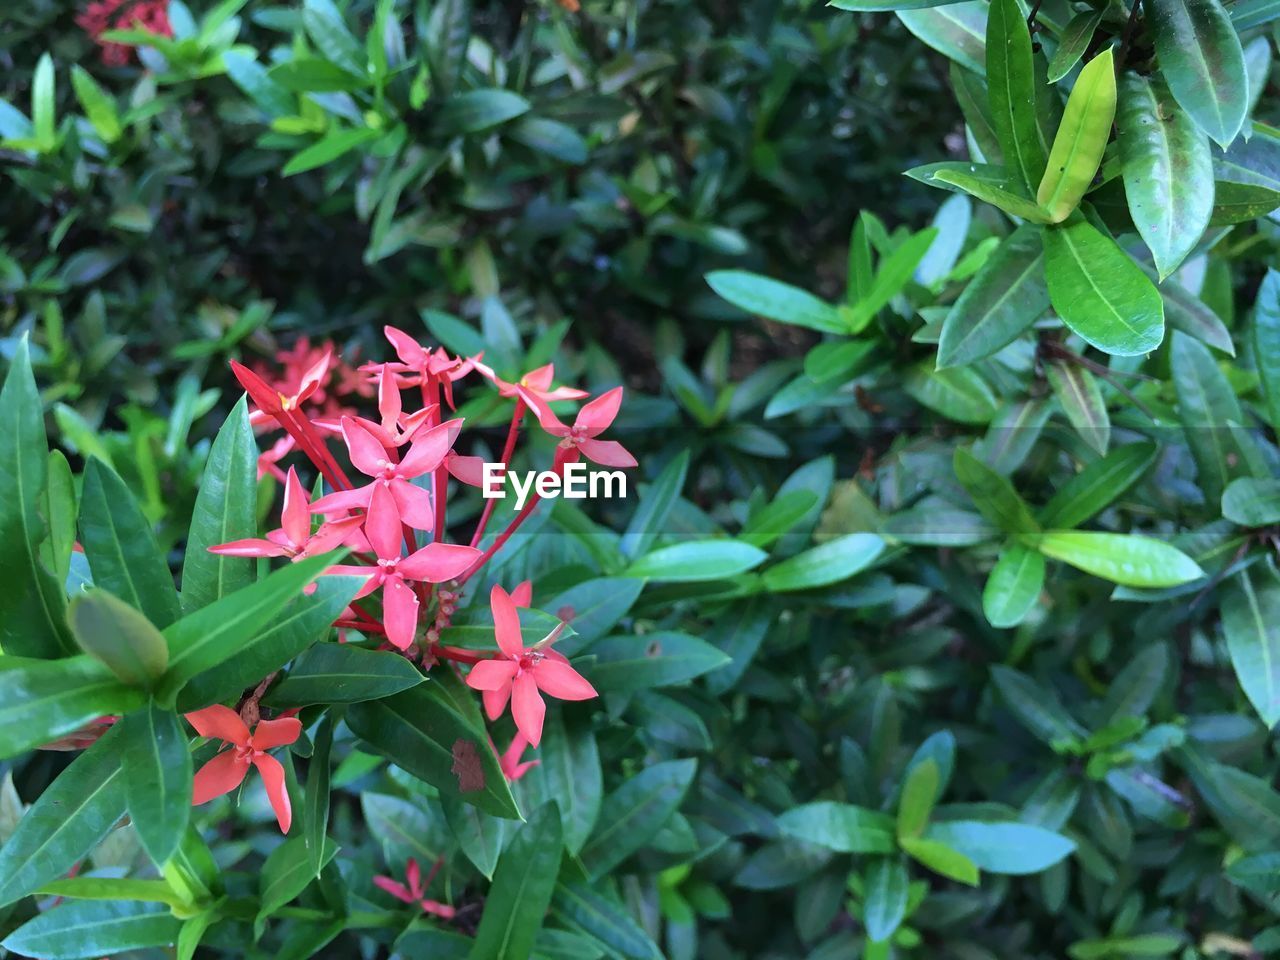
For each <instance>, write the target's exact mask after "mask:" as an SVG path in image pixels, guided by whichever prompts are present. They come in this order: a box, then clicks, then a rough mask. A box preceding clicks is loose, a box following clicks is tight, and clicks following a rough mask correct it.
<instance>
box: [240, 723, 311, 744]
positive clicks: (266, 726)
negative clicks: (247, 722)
mask: <svg viewBox="0 0 1280 960" xmlns="http://www.w3.org/2000/svg"><path fill="white" fill-rule="evenodd" d="M301 734H302V722H301V721H300V720H299V719H298V718H297V717H280V718H278V719H276V720H260V721H258V725H257V726H256V727H254V728H253V738H252V742H253V746H254V748H255V749H257V750H270V749H271V748H272V747H283V746H286V745H287V744H290V743H293V742H294V741H295V740H297V739H298V737H299V736H300V735H301Z"/></svg>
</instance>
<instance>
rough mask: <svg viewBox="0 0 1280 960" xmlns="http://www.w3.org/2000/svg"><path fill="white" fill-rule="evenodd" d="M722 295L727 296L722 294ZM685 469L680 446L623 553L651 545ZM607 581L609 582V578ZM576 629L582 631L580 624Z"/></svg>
mask: <svg viewBox="0 0 1280 960" xmlns="http://www.w3.org/2000/svg"><path fill="white" fill-rule="evenodd" d="M713 276H716V274H708V281H710V278H711V277H713ZM712 286H713V287H714V286H715V284H714V283H713V284H712ZM717 292H719V291H717ZM721 295H722V296H723V294H721ZM806 296H807V294H806ZM726 299H731V298H728V297H726ZM688 473H689V451H688V450H682V451H681V452H680V453H678V454H677V455H676V456H675V457H674V458H672V460H671V462H670V463H668V464H667V465H666V466H665V467H663V468H662V472H661V473H660V474H658V477H657V479H656V480H654V481H653V483H652V484H651V485H650V486H649V487H648V489H646V490H645V491H644V493H643V494H642V495H641V497H640V503H639V505H638V506H637V507H636V512H635V513H633V514H632V515H631V520H630V522H629V523H628V524H627V532H626V533H624V534H623V535H622V552H623V553H624V554H626V555H627V556H628V557H631V558H633V559H634V558H635V557H637V556H639V555H640V554H642V553H645V552H647V551H648V549H649V548H650V547H651V546H652V545H653V541H654V540H655V539H656V538H657V536H658V534H659V533H661V532H662V530H663V527H664V525H665V524H666V522H667V518H668V517H669V516H671V511H672V509H673V508H674V507H675V505H676V502H677V501H678V500H679V499H680V493H681V491H682V490H683V489H684V482H685V478H686V477H687V476H688ZM608 583H609V585H610V586H611V585H612V583H611V582H608ZM606 589H607V588H606ZM578 630H579V632H582V631H581V628H578Z"/></svg>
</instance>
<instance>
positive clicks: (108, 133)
mask: <svg viewBox="0 0 1280 960" xmlns="http://www.w3.org/2000/svg"><path fill="white" fill-rule="evenodd" d="M71 86H72V87H73V88H74V89H75V92H76V99H77V100H79V101H80V107H81V109H82V110H84V114H85V116H86V117H87V118H88V119H89V122H90V123H91V124H93V129H94V130H96V131H97V133H98V136H100V137H101V138H102V141H103V143H115V142H116V141H117V140H119V139H120V136H121V134H123V132H124V130H123V128H122V127H121V126H120V114H119V111H118V110H117V109H116V102H115V100H114V98H112V96H111V95H110V94H109V93H107V91H105V90H103V89H102V87H101V86H100V85H99V84H98V81H96V80H94V79H93V75H92V74H91V73H89V71H88V70H86V69H84V67H82V66H80V65H79V64H76V65H75V66H73V67H72V68H71Z"/></svg>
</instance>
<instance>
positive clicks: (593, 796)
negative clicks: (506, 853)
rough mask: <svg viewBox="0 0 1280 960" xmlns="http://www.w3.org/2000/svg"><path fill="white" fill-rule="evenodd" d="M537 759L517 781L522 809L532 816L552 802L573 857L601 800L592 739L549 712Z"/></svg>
mask: <svg viewBox="0 0 1280 960" xmlns="http://www.w3.org/2000/svg"><path fill="white" fill-rule="evenodd" d="M538 758H539V760H540V761H541V762H540V763H539V764H538V765H537V766H536V767H533V768H532V769H531V770H529V771H527V772H526V773H525V775H524V776H523V777H522V778H521V779H520V801H521V805H522V806H525V807H527V808H528V809H531V810H536V809H537V808H538V807H541V806H543V805H544V804H546V803H548V802H550V801H552V800H555V802H556V806H557V807H559V809H560V818H561V824H562V826H563V828H564V845H565V849H566V850H568V851H569V852H570V853H571V854H575V855H576V854H577V852H578V851H579V850H580V849H582V845H583V844H584V843H586V842H587V837H589V836H590V835H591V831H592V830H593V829H595V825H596V821H597V820H598V819H599V816H600V804H601V800H602V798H603V796H604V785H603V772H602V771H601V768H600V753H599V749H598V748H597V746H596V738H595V734H594V733H593V732H592V730H591V727H590V725H589V724H585V723H579V724H572V725H568V724H566V723H565V721H564V717H563V715H562V713H561V712H560V711H559V710H548V711H547V718H546V721H545V723H544V724H543V727H542V743H541V744H539V746H538Z"/></svg>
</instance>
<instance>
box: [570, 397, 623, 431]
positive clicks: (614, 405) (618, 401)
mask: <svg viewBox="0 0 1280 960" xmlns="http://www.w3.org/2000/svg"><path fill="white" fill-rule="evenodd" d="M621 406H622V388H621V387H614V388H613V389H612V390H610V391H608V392H606V393H602V394H600V396H598V397H596V398H595V399H594V400H592V401H591V402H590V403H588V404H587V405H586V406H585V407H583V408H582V409H581V410H579V411H578V419H577V420H575V421H574V426H577V427H582V429H583V430H584V431H585V432H586V434H587V436H589V437H594V436H596V435H597V434H600V433H603V432H604V431H605V429H606V428H607V427H608V426H609V424H611V423H613V420H614V418H615V417H616V416H617V415H618V408H619V407H621Z"/></svg>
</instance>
